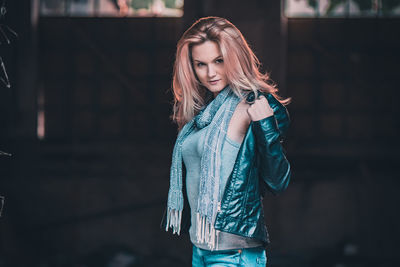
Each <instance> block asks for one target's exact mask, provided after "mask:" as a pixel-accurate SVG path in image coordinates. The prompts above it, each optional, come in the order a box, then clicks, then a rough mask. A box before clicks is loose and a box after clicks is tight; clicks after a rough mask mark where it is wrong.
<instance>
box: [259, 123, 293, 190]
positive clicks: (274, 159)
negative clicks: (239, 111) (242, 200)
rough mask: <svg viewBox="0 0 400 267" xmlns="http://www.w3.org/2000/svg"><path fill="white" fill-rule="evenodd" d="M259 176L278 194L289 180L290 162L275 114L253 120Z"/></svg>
mask: <svg viewBox="0 0 400 267" xmlns="http://www.w3.org/2000/svg"><path fill="white" fill-rule="evenodd" d="M252 127H253V131H254V135H255V139H256V151H257V157H258V164H259V165H258V169H259V171H258V172H259V175H260V178H261V179H263V181H264V182H265V183H266V184H267V185H268V188H269V189H270V191H272V192H273V193H275V194H278V193H280V192H282V191H283V190H285V189H286V187H287V186H288V184H289V180H290V174H291V171H290V164H289V162H288V160H287V159H286V156H285V154H284V152H283V148H282V145H281V142H280V139H281V138H280V132H279V129H278V124H277V121H276V119H275V116H269V117H267V118H264V119H262V120H258V121H254V122H253V126H252Z"/></svg>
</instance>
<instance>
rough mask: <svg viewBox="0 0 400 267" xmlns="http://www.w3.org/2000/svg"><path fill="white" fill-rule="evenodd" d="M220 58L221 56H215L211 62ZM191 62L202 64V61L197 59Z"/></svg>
mask: <svg viewBox="0 0 400 267" xmlns="http://www.w3.org/2000/svg"><path fill="white" fill-rule="evenodd" d="M220 57H222V55H219V56H217V57H216V58H214V59H213V60H212V61H214V60H217V59H218V58H220ZM193 61H197V62H200V63H203V62H202V61H200V60H197V59H193Z"/></svg>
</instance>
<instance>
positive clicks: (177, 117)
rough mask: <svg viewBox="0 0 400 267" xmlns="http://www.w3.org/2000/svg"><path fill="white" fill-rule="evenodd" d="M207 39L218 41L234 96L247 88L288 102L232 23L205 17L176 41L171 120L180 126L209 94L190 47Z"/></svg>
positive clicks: (197, 109)
mask: <svg viewBox="0 0 400 267" xmlns="http://www.w3.org/2000/svg"><path fill="white" fill-rule="evenodd" d="M206 41H213V42H215V43H217V44H218V46H219V48H220V50H221V54H222V57H223V60H224V68H225V73H226V77H227V80H228V83H229V85H230V87H231V88H232V90H233V91H234V93H235V94H236V95H237V96H239V97H241V98H243V96H242V94H241V92H243V91H246V90H248V91H250V90H251V91H254V92H255V91H256V90H260V91H264V92H267V93H271V94H273V95H274V96H275V97H276V98H277V99H278V100H279V101H280V102H281V103H282V104H285V105H286V104H288V103H289V101H290V99H289V98H288V99H282V98H281V97H279V96H278V95H277V91H278V89H277V88H276V85H275V83H274V82H272V80H270V78H269V75H268V74H267V73H265V74H264V73H261V72H260V61H259V60H258V58H257V57H256V55H255V54H254V53H253V51H252V50H251V48H250V47H249V45H248V44H247V42H246V40H245V38H244V37H243V35H242V33H241V32H240V31H239V30H238V29H237V28H236V27H235V25H233V24H232V23H231V22H229V21H228V20H226V19H224V18H219V17H204V18H201V19H199V20H197V21H196V22H195V23H194V24H193V25H192V26H190V28H189V29H187V30H186V31H185V32H184V34H183V35H182V37H181V39H180V40H179V41H178V44H177V51H176V59H175V64H174V71H173V80H172V89H173V93H174V106H173V114H172V120H173V121H174V122H176V123H177V124H178V128H179V129H180V128H182V127H183V125H184V124H185V123H187V122H188V121H190V120H191V119H192V118H193V117H194V116H195V115H196V114H197V113H198V112H199V111H200V110H201V109H202V108H203V107H204V106H205V105H206V104H207V103H206V100H207V97H209V96H210V95H209V92H208V89H207V88H206V87H205V86H203V85H202V84H201V83H200V81H199V80H198V79H197V77H196V73H195V71H194V68H193V62H192V56H191V50H192V47H193V46H195V45H199V44H202V43H204V42H206Z"/></svg>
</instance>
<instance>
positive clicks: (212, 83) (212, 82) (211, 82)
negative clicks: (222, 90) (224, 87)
mask: <svg viewBox="0 0 400 267" xmlns="http://www.w3.org/2000/svg"><path fill="white" fill-rule="evenodd" d="M219 81H220V80H213V81H209V83H210V84H211V85H216V84H217V83H218V82H219Z"/></svg>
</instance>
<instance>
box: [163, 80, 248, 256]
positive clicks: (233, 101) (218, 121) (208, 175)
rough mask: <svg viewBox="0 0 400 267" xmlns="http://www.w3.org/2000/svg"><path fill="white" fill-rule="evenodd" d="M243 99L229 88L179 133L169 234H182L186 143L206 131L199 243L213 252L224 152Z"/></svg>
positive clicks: (175, 152) (198, 212)
mask: <svg viewBox="0 0 400 267" xmlns="http://www.w3.org/2000/svg"><path fill="white" fill-rule="evenodd" d="M239 101H240V98H239V97H238V96H236V95H235V93H234V92H233V91H232V89H231V88H230V87H229V86H226V87H225V88H224V89H223V90H222V91H221V92H220V93H219V94H218V95H217V97H216V98H215V99H213V100H212V101H211V102H210V103H209V104H208V105H207V106H206V108H204V109H203V110H202V111H200V113H199V114H198V115H197V116H195V117H194V118H193V119H192V120H191V121H189V122H188V123H187V124H185V126H183V128H182V129H181V131H180V132H179V134H178V137H177V139H176V143H175V146H174V150H173V153H172V164H171V172H170V188H169V192H168V210H167V225H166V229H165V230H166V231H168V229H169V228H170V227H171V228H172V230H173V233H174V234H175V233H177V234H178V235H179V234H180V230H181V219H182V210H183V202H184V200H183V193H182V186H183V185H182V144H183V142H184V141H185V139H186V137H187V136H188V135H190V133H192V131H193V130H194V129H202V128H204V127H206V126H208V125H209V127H208V128H207V131H206V135H205V139H204V145H203V154H202V157H201V163H200V186H199V198H198V204H197V210H196V218H197V228H196V238H197V242H199V243H205V244H207V245H208V247H209V248H210V249H211V250H213V249H214V248H215V245H216V244H217V243H218V240H217V238H218V231H216V230H215V228H214V221H215V218H216V215H217V210H218V202H219V199H220V195H219V192H220V189H219V181H220V169H221V151H222V145H223V143H224V141H225V136H226V133H227V130H228V126H229V122H230V119H231V117H232V114H233V112H234V111H235V109H236V106H237V105H238V103H239Z"/></svg>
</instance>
